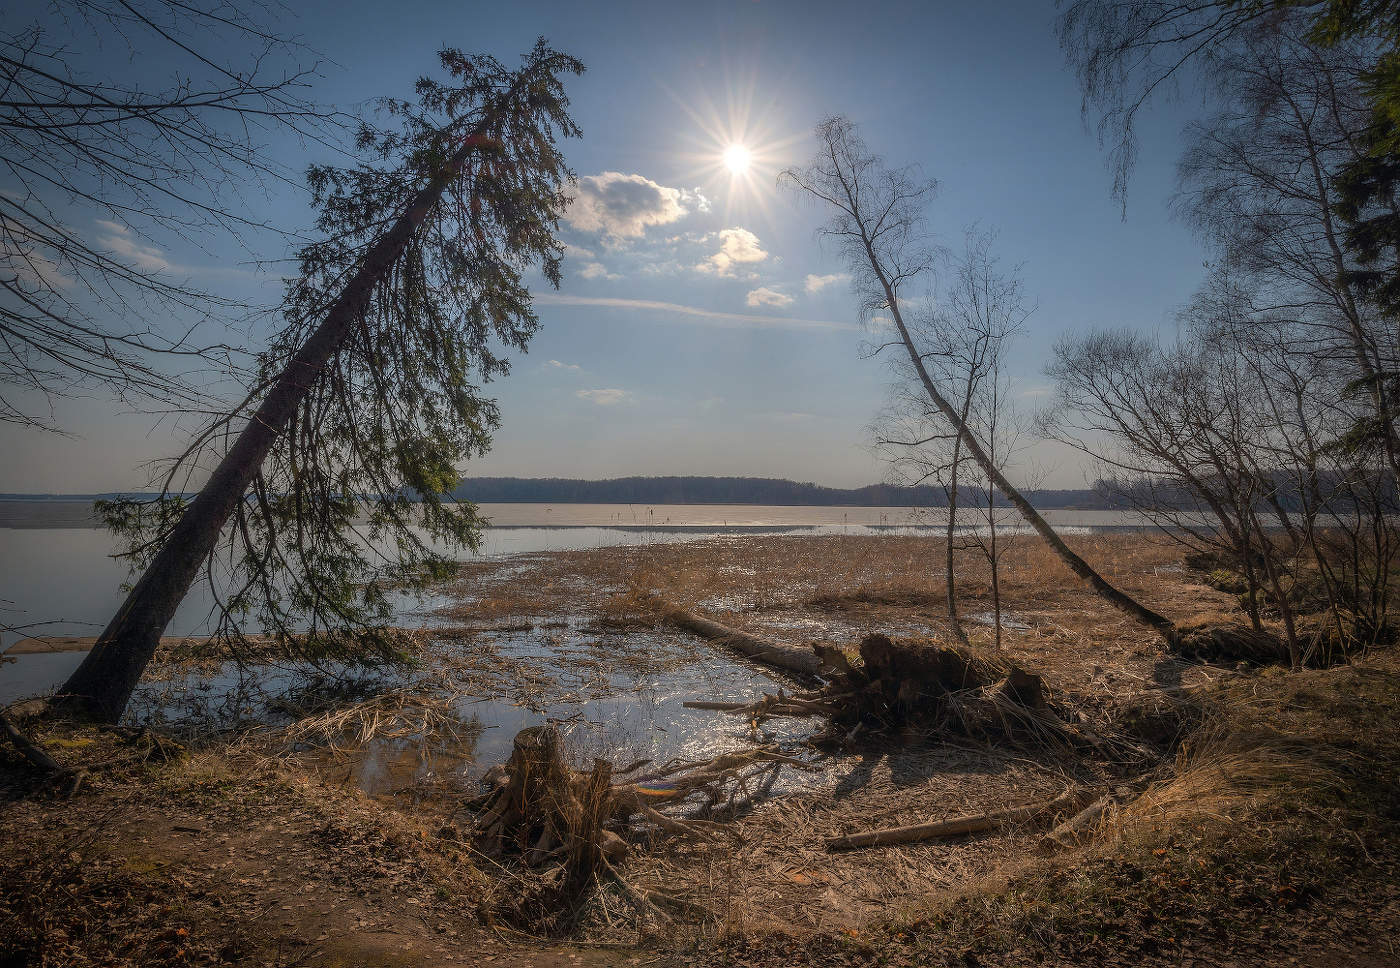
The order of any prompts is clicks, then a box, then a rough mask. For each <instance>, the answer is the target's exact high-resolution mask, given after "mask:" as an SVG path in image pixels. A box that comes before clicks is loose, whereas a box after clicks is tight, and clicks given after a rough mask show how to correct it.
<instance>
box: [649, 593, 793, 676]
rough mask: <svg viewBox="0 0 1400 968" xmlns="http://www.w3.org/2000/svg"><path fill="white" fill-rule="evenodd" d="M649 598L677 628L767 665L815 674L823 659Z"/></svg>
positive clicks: (663, 616) (661, 600)
mask: <svg viewBox="0 0 1400 968" xmlns="http://www.w3.org/2000/svg"><path fill="white" fill-rule="evenodd" d="M648 601H649V603H650V604H651V605H652V607H653V608H655V609H656V612H657V614H658V615H659V616H660V617H661V618H662V619H663V620H665V621H667V622H669V623H670V624H672V625H674V626H676V628H679V629H684V630H685V631H687V632H692V633H694V634H695V635H698V636H700V637H701V638H703V639H708V640H709V641H711V642H714V643H716V644H717V645H722V646H724V647H725V648H727V649H732V650H733V651H735V652H738V653H740V654H741V655H744V656H747V657H748V658H750V659H753V660H754V661H755V662H762V663H763V664H764V665H770V666H773V667H774V668H777V669H785V670H787V671H788V672H797V673H801V674H802V675H805V676H816V675H817V671H818V669H820V668H821V660H820V659H818V658H817V654H816V652H814V651H813V650H811V649H804V648H802V647H800V646H796V645H786V644H784V643H782V642H776V641H774V640H773V639H765V638H763V637H762V636H760V635H754V634H753V633H752V632H745V631H743V630H742V629H735V628H730V627H729V626H728V625H721V624H720V623H719V622H716V621H713V620H711V619H708V618H704V617H702V616H699V615H696V614H695V613H694V612H687V611H686V610H685V609H683V608H680V607H678V606H675V605H672V604H670V603H669V602H666V601H664V600H663V599H661V598H658V597H657V596H655V595H651V596H648Z"/></svg>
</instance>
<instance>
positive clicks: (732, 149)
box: [724, 145, 753, 175]
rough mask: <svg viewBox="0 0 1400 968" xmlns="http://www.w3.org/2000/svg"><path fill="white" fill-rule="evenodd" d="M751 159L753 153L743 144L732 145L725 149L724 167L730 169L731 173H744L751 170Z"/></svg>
mask: <svg viewBox="0 0 1400 968" xmlns="http://www.w3.org/2000/svg"><path fill="white" fill-rule="evenodd" d="M751 161H753V154H752V153H751V152H750V151H749V149H747V148H745V147H744V146H743V145H730V146H729V147H728V148H725V149H724V167H726V168H728V169H729V172H730V174H733V175H742V174H744V172H746V171H748V170H749V163H750V162H751Z"/></svg>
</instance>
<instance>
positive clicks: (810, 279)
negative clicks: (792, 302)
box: [804, 272, 851, 293]
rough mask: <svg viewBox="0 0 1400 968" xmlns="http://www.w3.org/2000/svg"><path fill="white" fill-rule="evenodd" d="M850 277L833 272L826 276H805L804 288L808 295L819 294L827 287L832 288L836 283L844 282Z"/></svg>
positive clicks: (842, 273)
mask: <svg viewBox="0 0 1400 968" xmlns="http://www.w3.org/2000/svg"><path fill="white" fill-rule="evenodd" d="M850 278H851V277H850V276H849V275H848V274H847V273H844V272H833V273H831V274H830V275H826V276H815V275H810V274H809V275H808V276H807V284H806V286H805V287H804V288H805V289H806V290H807V291H808V292H809V293H815V292H821V291H822V290H823V289H825V288H826V287H827V286H834V285H836V284H837V283H838V282H845V281H846V280H848V279H850Z"/></svg>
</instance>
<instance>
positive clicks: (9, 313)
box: [0, 0, 340, 425]
mask: <svg viewBox="0 0 1400 968" xmlns="http://www.w3.org/2000/svg"><path fill="white" fill-rule="evenodd" d="M26 6H27V7H28V9H25V8H23V7H21V8H15V7H11V6H7V8H6V12H5V15H4V23H3V26H0V420H7V421H19V422H24V423H31V424H38V425H44V424H47V423H49V420H48V418H47V416H46V415H45V414H44V410H45V409H47V401H49V400H51V398H52V397H54V396H56V395H62V394H64V393H66V392H69V391H71V390H74V389H78V388H90V387H94V386H100V387H103V388H105V390H106V391H107V392H110V393H113V394H115V395H117V396H119V397H135V398H149V397H154V398H157V399H160V400H163V401H166V402H168V403H174V404H178V405H182V406H184V405H188V404H190V403H191V402H192V401H194V400H195V399H197V398H198V396H199V394H198V391H196V390H195V389H194V388H193V384H192V382H191V381H189V380H186V379H182V377H181V373H180V370H181V369H182V368H184V367H188V366H216V367H227V366H228V365H229V364H230V362H231V357H230V351H231V349H232V347H229V346H227V345H224V344H225V342H226V339H227V337H226V336H225V335H224V334H223V333H222V332H220V333H218V334H216V335H215V336H212V337H205V336H204V335H203V334H201V333H200V332H199V324H200V322H201V321H203V320H206V319H208V318H209V317H210V316H211V315H214V314H218V313H220V312H223V311H227V310H231V309H233V308H234V304H233V303H231V302H230V301H229V300H227V299H223V298H217V297H215V296H214V295H212V294H210V293H208V292H205V291H203V290H202V289H200V288H199V287H196V286H194V285H191V284H190V283H189V281H188V280H187V279H185V278H182V273H181V272H180V271H179V270H178V269H176V268H175V267H173V266H170V265H168V264H167V263H166V260H165V259H164V257H163V256H161V255H160V254H159V247H158V240H160V239H176V240H179V241H182V242H185V243H188V244H190V245H193V246H198V245H202V244H206V243H208V242H209V241H210V240H226V239H227V238H229V237H230V236H232V237H233V238H235V239H236V240H246V239H247V238H248V236H249V235H250V234H258V233H261V232H262V231H263V230H264V229H266V228H268V226H267V225H265V224H262V223H259V222H257V221H255V219H254V217H252V216H250V215H249V209H250V206H249V204H248V202H249V200H250V195H249V193H250V192H252V191H255V190H256V189H257V188H258V187H260V186H261V187H267V186H268V185H269V183H275V184H276V187H278V188H281V187H282V185H285V184H297V180H295V179H294V178H293V173H292V172H291V171H290V170H288V169H287V168H285V167H284V166H282V165H279V164H278V163H277V161H276V160H275V159H274V158H273V157H272V153H271V152H270V151H269V150H268V139H269V138H270V137H271V136H272V135H274V134H281V135H290V136H292V137H296V138H300V139H303V140H306V139H314V140H318V141H319V140H324V139H326V138H327V137H329V136H331V135H332V134H334V132H335V129H336V128H337V127H338V125H339V122H340V119H339V117H338V116H337V115H336V114H335V113H334V112H331V111H328V110H326V109H324V108H321V107H318V106H317V105H316V104H315V103H314V102H313V101H312V100H310V98H309V83H310V81H311V80H312V78H313V76H314V71H315V67H314V66H310V67H307V66H301V65H302V63H303V62H305V61H307V60H309V59H310V57H311V53H310V51H308V50H307V49H306V48H305V47H303V46H302V45H301V44H299V43H297V42H295V41H293V40H290V39H287V38H286V37H284V36H282V35H281V34H280V33H279V32H278V31H277V30H276V27H275V26H274V25H273V23H272V19H273V16H274V15H275V14H277V13H278V12H279V11H278V9H277V8H275V7H265V6H262V5H261V4H257V3H249V4H242V3H240V2H237V0H234V2H228V0H221V2H218V3H194V4H190V3H185V2H180V0H55V2H53V3H43V4H30V5H26ZM284 13H285V12H284ZM123 53H125V54H126V56H125V57H123V56H122V55H123Z"/></svg>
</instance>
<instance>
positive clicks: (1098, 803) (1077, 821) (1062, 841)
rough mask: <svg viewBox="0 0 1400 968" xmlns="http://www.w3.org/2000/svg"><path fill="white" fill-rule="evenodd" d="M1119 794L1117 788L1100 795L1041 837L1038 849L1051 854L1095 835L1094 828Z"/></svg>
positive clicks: (1077, 844)
mask: <svg viewBox="0 0 1400 968" xmlns="http://www.w3.org/2000/svg"><path fill="white" fill-rule="evenodd" d="M1118 796H1119V792H1118V791H1116V790H1115V791H1112V792H1110V793H1106V794H1104V795H1103V796H1101V797H1099V798H1098V799H1097V800H1095V801H1094V802H1093V803H1091V804H1089V805H1088V806H1087V807H1085V808H1084V809H1083V810H1081V811H1079V812H1078V813H1076V814H1075V815H1074V816H1072V817H1070V818H1069V819H1068V820H1065V821H1064V822H1062V823H1061V824H1060V825H1059V826H1058V827H1056V828H1055V829H1054V830H1051V831H1050V832H1049V833H1047V834H1046V835H1045V836H1044V837H1041V838H1040V843H1038V844H1037V845H1036V849H1037V850H1038V851H1039V852H1040V853H1042V854H1050V853H1053V852H1055V851H1057V850H1063V849H1066V848H1070V847H1077V846H1079V845H1080V844H1082V843H1084V842H1086V841H1087V840H1089V838H1090V837H1092V836H1093V834H1094V830H1095V828H1097V827H1098V824H1099V820H1100V819H1102V818H1103V815H1104V813H1105V812H1107V810H1108V808H1109V807H1111V806H1112V805H1113V804H1114V803H1116V802H1117V800H1118Z"/></svg>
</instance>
